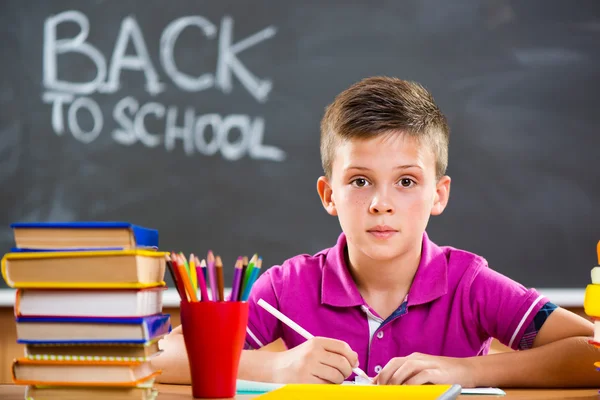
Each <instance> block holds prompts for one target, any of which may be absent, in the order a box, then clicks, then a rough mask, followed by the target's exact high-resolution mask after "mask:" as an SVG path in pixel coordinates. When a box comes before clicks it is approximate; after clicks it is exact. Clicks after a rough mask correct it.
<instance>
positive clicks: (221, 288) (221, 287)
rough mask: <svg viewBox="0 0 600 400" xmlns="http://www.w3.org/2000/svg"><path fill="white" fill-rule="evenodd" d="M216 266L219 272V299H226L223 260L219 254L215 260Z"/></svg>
mask: <svg viewBox="0 0 600 400" xmlns="http://www.w3.org/2000/svg"><path fill="white" fill-rule="evenodd" d="M215 268H216V272H217V287H218V289H219V301H225V292H224V291H225V288H224V286H225V283H224V279H223V261H221V257H220V256H217V257H216V260H215Z"/></svg>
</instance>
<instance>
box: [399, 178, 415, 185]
mask: <svg viewBox="0 0 600 400" xmlns="http://www.w3.org/2000/svg"><path fill="white" fill-rule="evenodd" d="M413 183H415V181H413V180H412V179H410V178H402V179H400V186H402V187H411V186H412V185H413Z"/></svg>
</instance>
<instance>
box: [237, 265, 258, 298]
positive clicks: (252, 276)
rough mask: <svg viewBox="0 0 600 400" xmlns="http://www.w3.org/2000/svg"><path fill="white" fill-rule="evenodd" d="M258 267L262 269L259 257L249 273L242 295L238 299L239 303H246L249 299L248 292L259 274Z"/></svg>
mask: <svg viewBox="0 0 600 400" xmlns="http://www.w3.org/2000/svg"><path fill="white" fill-rule="evenodd" d="M260 267H262V258H261V257H259V258H258V260H257V261H256V264H255V266H254V268H253V269H252V271H251V272H250V277H249V279H248V283H247V284H246V286H245V287H244V293H243V295H242V298H241V299H240V300H241V301H247V300H248V297H250V291H251V290H252V286H253V285H254V282H256V279H257V278H258V274H260Z"/></svg>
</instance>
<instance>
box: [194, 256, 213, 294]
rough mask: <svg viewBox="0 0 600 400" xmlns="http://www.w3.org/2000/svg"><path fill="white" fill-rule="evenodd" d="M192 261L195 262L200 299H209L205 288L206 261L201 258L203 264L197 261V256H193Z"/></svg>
mask: <svg viewBox="0 0 600 400" xmlns="http://www.w3.org/2000/svg"><path fill="white" fill-rule="evenodd" d="M194 261H195V264H196V276H197V277H198V288H199V289H200V301H210V299H209V298H208V290H207V289H206V278H205V276H206V262H205V261H204V260H202V263H204V265H203V264H202V263H201V262H199V261H198V257H194ZM202 270H204V271H202Z"/></svg>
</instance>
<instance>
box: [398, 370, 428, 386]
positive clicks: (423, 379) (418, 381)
mask: <svg viewBox="0 0 600 400" xmlns="http://www.w3.org/2000/svg"><path fill="white" fill-rule="evenodd" d="M434 381H435V379H434V374H433V371H432V370H430V369H426V370H423V371H421V372H419V373H417V374H415V375H413V376H412V377H411V378H409V379H408V380H406V382H404V384H405V385H425V384H426V383H435V382H434Z"/></svg>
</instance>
